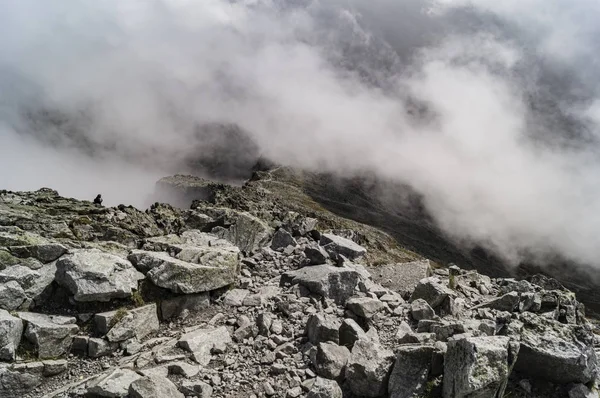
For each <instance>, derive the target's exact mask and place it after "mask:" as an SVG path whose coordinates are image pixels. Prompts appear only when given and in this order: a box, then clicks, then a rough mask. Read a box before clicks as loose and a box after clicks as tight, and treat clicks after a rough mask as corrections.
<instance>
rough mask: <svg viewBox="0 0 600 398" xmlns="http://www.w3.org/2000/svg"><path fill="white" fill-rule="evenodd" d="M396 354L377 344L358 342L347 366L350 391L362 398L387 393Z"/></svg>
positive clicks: (347, 380)
mask: <svg viewBox="0 0 600 398" xmlns="http://www.w3.org/2000/svg"><path fill="white" fill-rule="evenodd" d="M393 363H394V353H393V352H392V351H390V350H387V349H384V348H383V347H382V346H380V345H379V344H377V343H373V342H370V341H366V340H358V341H357V342H356V343H355V344H354V347H353V348H352V353H351V354H350V358H349V360H348V364H347V365H346V372H345V377H346V383H347V385H348V388H349V389H350V391H351V392H352V393H353V394H355V395H358V396H362V397H380V396H383V395H385V394H386V393H387V388H388V381H389V375H390V370H391V367H392V364H393Z"/></svg>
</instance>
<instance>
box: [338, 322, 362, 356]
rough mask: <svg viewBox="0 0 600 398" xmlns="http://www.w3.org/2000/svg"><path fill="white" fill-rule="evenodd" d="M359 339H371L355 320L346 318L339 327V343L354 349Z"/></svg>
mask: <svg viewBox="0 0 600 398" xmlns="http://www.w3.org/2000/svg"><path fill="white" fill-rule="evenodd" d="M358 340H370V337H369V336H368V335H367V334H366V333H365V331H364V330H363V328H361V327H360V325H359V324H358V323H356V321H355V320H353V319H350V318H347V319H344V321H343V322H342V324H341V325H340V328H339V344H340V345H343V346H345V347H347V348H348V349H350V350H352V347H354V344H355V343H356V342H357V341H358Z"/></svg>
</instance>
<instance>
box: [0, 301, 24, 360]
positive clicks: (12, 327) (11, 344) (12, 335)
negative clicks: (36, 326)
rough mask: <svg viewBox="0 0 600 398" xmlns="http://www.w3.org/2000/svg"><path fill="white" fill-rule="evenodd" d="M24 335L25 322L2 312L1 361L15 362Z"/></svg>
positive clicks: (4, 311)
mask: <svg viewBox="0 0 600 398" xmlns="http://www.w3.org/2000/svg"><path fill="white" fill-rule="evenodd" d="M22 334H23V321H22V320H21V319H19V318H17V317H14V316H12V315H10V314H9V313H8V311H6V310H0V360H2V361H14V360H15V356H16V352H17V347H19V343H20V342H21V335H22Z"/></svg>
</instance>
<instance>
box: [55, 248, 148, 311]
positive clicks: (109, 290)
mask: <svg viewBox="0 0 600 398" xmlns="http://www.w3.org/2000/svg"><path fill="white" fill-rule="evenodd" d="M142 279H144V275H143V274H142V273H140V272H138V271H137V270H136V269H135V268H134V267H133V265H131V263H130V262H129V261H126V260H123V259H122V258H121V257H118V256H115V255H112V254H109V253H105V252H102V251H100V250H98V249H85V250H77V251H75V252H74V253H73V254H71V255H68V256H64V257H63V258H61V259H60V260H58V261H57V262H56V282H57V283H58V284H59V285H61V286H64V287H65V288H67V289H68V290H69V291H70V292H71V293H72V294H73V295H74V299H75V301H110V300H111V299H113V298H127V297H130V296H131V294H132V293H133V291H134V290H137V288H138V281H140V280H142Z"/></svg>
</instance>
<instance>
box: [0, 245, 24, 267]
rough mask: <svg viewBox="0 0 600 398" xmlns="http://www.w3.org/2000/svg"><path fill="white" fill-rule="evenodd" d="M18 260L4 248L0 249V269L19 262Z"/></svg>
mask: <svg viewBox="0 0 600 398" xmlns="http://www.w3.org/2000/svg"><path fill="white" fill-rule="evenodd" d="M19 262H20V260H19V259H18V258H16V257H15V256H13V255H12V254H10V253H9V252H7V251H6V250H0V269H4V268H6V267H10V266H12V265H16V264H19Z"/></svg>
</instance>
